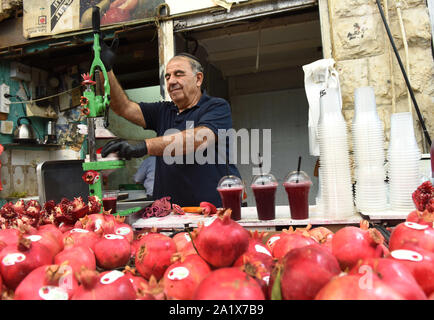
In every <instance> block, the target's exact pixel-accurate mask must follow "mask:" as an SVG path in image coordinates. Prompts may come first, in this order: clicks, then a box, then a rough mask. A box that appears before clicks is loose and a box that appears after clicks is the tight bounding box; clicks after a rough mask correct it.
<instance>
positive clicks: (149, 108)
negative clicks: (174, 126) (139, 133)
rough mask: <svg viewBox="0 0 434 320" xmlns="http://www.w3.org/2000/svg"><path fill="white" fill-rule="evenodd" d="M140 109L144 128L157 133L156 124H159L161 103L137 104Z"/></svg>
mask: <svg viewBox="0 0 434 320" xmlns="http://www.w3.org/2000/svg"><path fill="white" fill-rule="evenodd" d="M139 106H140V109H141V110H142V114H143V118H144V119H145V122H146V128H145V129H150V130H154V131H157V129H158V127H157V126H158V123H159V121H158V120H159V117H160V108H161V102H155V103H145V102H140V103H139Z"/></svg>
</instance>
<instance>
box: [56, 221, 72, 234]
mask: <svg viewBox="0 0 434 320" xmlns="http://www.w3.org/2000/svg"><path fill="white" fill-rule="evenodd" d="M72 229H74V225H73V224H68V223H64V222H62V223H61V224H59V230H60V232H62V233H66V232H68V231H71V230H72Z"/></svg>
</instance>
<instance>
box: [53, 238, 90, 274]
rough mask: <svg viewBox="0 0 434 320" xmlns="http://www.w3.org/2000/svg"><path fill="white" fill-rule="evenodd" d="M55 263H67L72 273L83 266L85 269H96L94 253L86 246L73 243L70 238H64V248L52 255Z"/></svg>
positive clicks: (78, 270)
mask: <svg viewBox="0 0 434 320" xmlns="http://www.w3.org/2000/svg"><path fill="white" fill-rule="evenodd" d="M54 263H55V264H59V265H60V264H62V263H63V264H67V265H69V266H70V267H71V268H72V271H73V272H74V275H75V274H76V273H78V272H80V271H81V267H82V266H84V267H86V268H87V269H90V270H95V269H96V259H95V254H94V253H93V251H92V249H91V248H89V247H87V246H82V245H79V244H78V245H74V241H73V240H72V238H66V239H65V248H64V249H63V251H61V252H59V253H58V254H57V255H56V256H55V257H54Z"/></svg>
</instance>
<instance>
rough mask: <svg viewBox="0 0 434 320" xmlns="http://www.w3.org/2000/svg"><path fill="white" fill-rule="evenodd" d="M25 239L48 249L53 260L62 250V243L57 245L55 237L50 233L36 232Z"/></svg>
mask: <svg viewBox="0 0 434 320" xmlns="http://www.w3.org/2000/svg"><path fill="white" fill-rule="evenodd" d="M26 238H28V239H30V240H32V241H38V242H39V243H40V244H42V245H44V246H46V247H47V248H48V249H50V251H51V255H52V256H53V258H54V256H55V255H56V254H58V253H59V252H60V251H62V249H63V243H59V241H58V240H57V238H56V236H55V235H54V234H53V233H51V232H38V231H36V232H35V233H34V234H32V235H28V236H26Z"/></svg>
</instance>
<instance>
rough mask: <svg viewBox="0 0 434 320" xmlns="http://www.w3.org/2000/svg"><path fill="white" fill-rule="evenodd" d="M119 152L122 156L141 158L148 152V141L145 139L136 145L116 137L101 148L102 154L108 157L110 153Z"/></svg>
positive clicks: (128, 158)
mask: <svg viewBox="0 0 434 320" xmlns="http://www.w3.org/2000/svg"><path fill="white" fill-rule="evenodd" d="M112 152H117V153H118V155H119V157H120V158H125V159H127V160H131V158H140V157H143V156H145V155H146V154H147V153H148V148H147V147H146V142H145V141H143V142H141V143H138V144H136V145H134V146H132V145H130V144H129V143H128V142H126V141H125V140H122V139H116V140H112V141H110V142H108V143H107V144H106V145H105V146H104V147H103V148H102V150H101V156H102V157H103V158H105V157H107V155H108V154H109V153H112Z"/></svg>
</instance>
